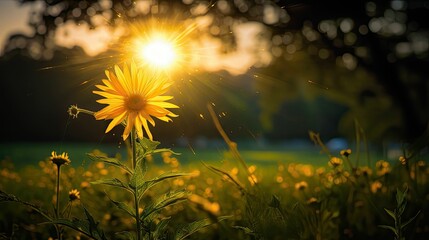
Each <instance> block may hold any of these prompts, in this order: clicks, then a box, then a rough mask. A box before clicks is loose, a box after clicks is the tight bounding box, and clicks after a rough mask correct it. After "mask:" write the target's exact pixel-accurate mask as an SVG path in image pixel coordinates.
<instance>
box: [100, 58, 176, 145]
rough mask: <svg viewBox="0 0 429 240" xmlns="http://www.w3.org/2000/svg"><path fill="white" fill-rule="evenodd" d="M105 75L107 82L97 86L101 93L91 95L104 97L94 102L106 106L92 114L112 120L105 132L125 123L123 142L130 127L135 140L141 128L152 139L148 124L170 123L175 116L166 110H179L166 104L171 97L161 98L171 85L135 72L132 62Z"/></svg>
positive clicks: (144, 73) (140, 136)
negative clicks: (157, 122)
mask: <svg viewBox="0 0 429 240" xmlns="http://www.w3.org/2000/svg"><path fill="white" fill-rule="evenodd" d="M105 73H106V76H107V78H108V80H107V79H103V83H104V85H96V87H97V88H98V89H100V90H101V91H93V93H95V94H98V95H100V96H102V97H105V98H104V99H100V100H98V101H97V102H99V103H101V104H107V105H108V106H106V107H105V108H103V109H102V110H100V111H98V112H96V113H95V118H96V119H97V120H101V119H105V120H109V119H112V121H111V122H110V124H109V126H108V127H107V129H106V133H107V132H109V131H110V130H112V128H113V127H115V126H116V125H118V124H121V123H122V122H124V121H125V123H126V127H125V129H124V133H123V135H122V137H123V139H124V140H125V139H126V138H127V137H128V135H129V134H130V132H131V130H132V129H133V128H135V129H136V131H137V135H138V137H139V138H143V129H142V126H143V128H144V130H145V131H146V133H147V135H148V137H149V138H150V139H151V140H152V139H153V138H152V133H151V132H150V130H149V126H148V123H147V122H149V123H151V124H152V126H155V121H154V120H153V118H152V117H156V118H158V119H160V120H162V121H165V122H168V121H171V119H170V118H169V117H177V115H176V114H174V113H172V112H170V111H169V110H167V108H178V106H176V105H174V104H172V103H169V102H166V101H167V100H170V99H172V98H173V97H172V96H164V95H162V94H164V93H166V92H167V90H168V88H169V87H170V85H171V83H168V82H167V81H166V80H164V79H159V78H157V77H155V76H152V75H149V74H148V73H146V72H144V71H143V70H140V69H137V67H136V64H135V63H134V62H132V63H131V66H130V69H129V68H128V65H127V64H124V67H123V69H122V70H121V69H120V68H119V66H117V65H116V66H115V71H114V72H112V71H107V70H106V72H105Z"/></svg>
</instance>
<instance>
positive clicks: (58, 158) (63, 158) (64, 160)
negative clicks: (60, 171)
mask: <svg viewBox="0 0 429 240" xmlns="http://www.w3.org/2000/svg"><path fill="white" fill-rule="evenodd" d="M49 160H50V161H51V162H52V163H54V164H56V165H57V166H58V167H60V166H61V165H63V164H69V163H70V162H71V161H70V159H69V156H68V154H67V153H65V152H63V153H62V154H61V155H57V153H56V152H55V151H52V153H51V157H50V158H49Z"/></svg>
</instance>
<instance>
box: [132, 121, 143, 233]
mask: <svg viewBox="0 0 429 240" xmlns="http://www.w3.org/2000/svg"><path fill="white" fill-rule="evenodd" d="M131 149H132V151H133V156H132V160H133V166H132V167H133V171H135V170H136V167H137V151H136V150H137V149H136V137H135V129H134V128H133V130H132V131H131ZM133 195H134V205H135V209H136V231H137V240H140V239H141V238H140V234H141V226H140V213H139V199H138V196H137V195H138V193H137V186H135V188H134V192H133Z"/></svg>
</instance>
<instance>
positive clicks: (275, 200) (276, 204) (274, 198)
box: [268, 195, 280, 209]
mask: <svg viewBox="0 0 429 240" xmlns="http://www.w3.org/2000/svg"><path fill="white" fill-rule="evenodd" d="M268 206H269V207H272V208H277V209H279V208H280V200H279V198H278V197H277V196H276V195H272V196H271V202H270V203H269V204H268Z"/></svg>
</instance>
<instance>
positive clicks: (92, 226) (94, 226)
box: [83, 207, 98, 234]
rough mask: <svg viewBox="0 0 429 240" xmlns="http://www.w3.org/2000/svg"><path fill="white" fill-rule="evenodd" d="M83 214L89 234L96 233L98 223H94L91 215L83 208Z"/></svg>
mask: <svg viewBox="0 0 429 240" xmlns="http://www.w3.org/2000/svg"><path fill="white" fill-rule="evenodd" d="M83 210H84V212H85V216H86V219H87V220H88V224H89V227H88V229H89V232H90V233H91V234H92V233H93V232H94V231H95V232H98V222H95V220H94V218H93V217H92V215H91V213H89V211H88V210H86V208H85V207H84V208H83Z"/></svg>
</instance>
